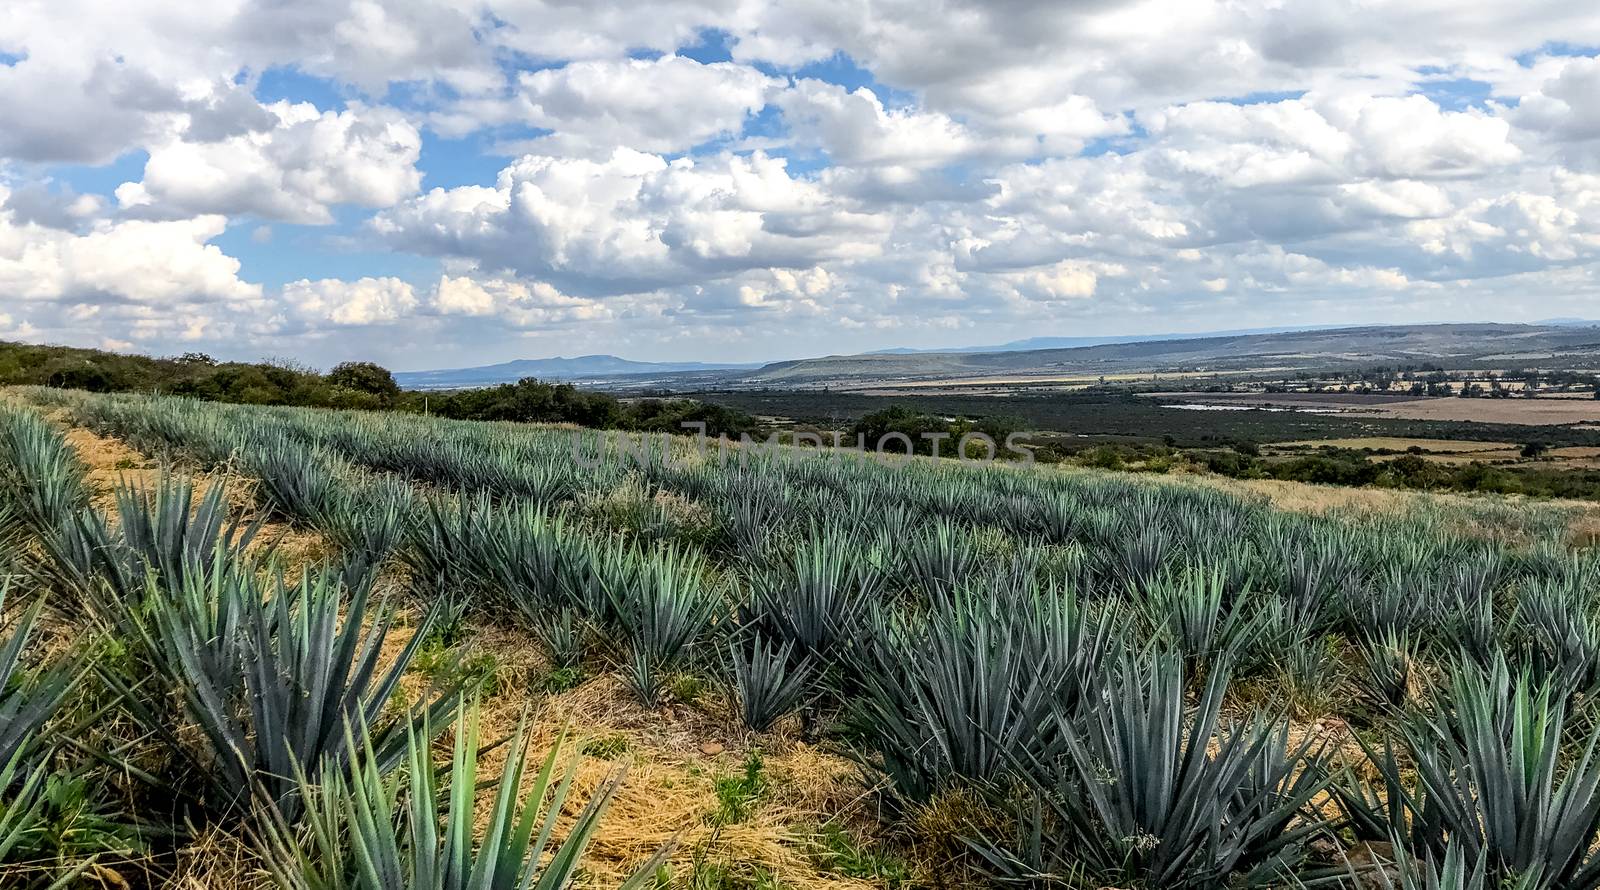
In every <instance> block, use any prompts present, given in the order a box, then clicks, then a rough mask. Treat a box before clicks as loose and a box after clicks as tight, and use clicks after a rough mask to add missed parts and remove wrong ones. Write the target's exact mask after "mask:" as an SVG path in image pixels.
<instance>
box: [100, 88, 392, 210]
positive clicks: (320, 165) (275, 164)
mask: <svg viewBox="0 0 1600 890" xmlns="http://www.w3.org/2000/svg"><path fill="white" fill-rule="evenodd" d="M265 110H266V111H267V112H269V114H270V116H271V118H272V120H273V124H272V126H271V127H270V128H264V129H260V130H253V131H248V132H245V133H243V134H239V135H233V136H227V137H224V138H221V139H218V140H215V141H211V142H195V141H190V140H188V139H187V138H175V139H171V140H168V141H165V142H163V143H160V144H157V145H153V146H152V147H151V148H150V158H149V160H148V161H147V162H146V163H145V168H144V179H143V180H142V181H140V182H137V183H124V184H123V185H122V186H120V187H119V188H118V189H117V192H116V194H117V200H118V202H119V203H120V204H121V205H122V206H123V207H128V208H132V207H152V208H154V209H157V210H160V211H162V212H169V213H170V212H176V213H178V214H197V213H224V214H245V213H249V214H255V215H257V216H262V217H266V218H269V219H278V220H284V221H287V222H298V223H328V222H331V221H332V219H333V215H332V211H331V208H332V207H333V206H334V205H337V204H358V205H362V206H366V207H388V206H391V205H393V204H395V203H398V202H399V201H400V200H401V199H402V198H405V197H408V196H410V195H412V194H414V193H415V192H416V191H417V188H418V187H419V186H420V185H421V182H422V174H421V173H420V172H418V170H417V168H416V163H417V158H418V156H419V155H420V153H421V146H422V137H421V134H420V133H418V131H417V129H416V127H414V126H412V125H411V124H410V123H408V122H407V121H406V120H405V119H404V118H403V117H401V116H400V115H399V114H397V113H396V112H394V111H392V110H389V109H384V108H365V107H361V106H356V107H353V108H351V109H350V110H348V111H318V110H317V108H316V106H314V105H312V104H310V103H306V102H302V103H297V104H290V103H288V102H275V103H273V104H272V105H269V106H267V107H266V109H265Z"/></svg>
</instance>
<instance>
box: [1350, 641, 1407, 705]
mask: <svg viewBox="0 0 1600 890" xmlns="http://www.w3.org/2000/svg"><path fill="white" fill-rule="evenodd" d="M1420 661H1421V652H1420V648H1419V647H1418V646H1417V644H1416V643H1415V642H1414V641H1413V640H1412V638H1411V637H1410V636H1409V635H1408V634H1406V633H1403V632H1401V633H1395V632H1394V631H1389V632H1387V633H1385V634H1383V635H1382V636H1379V637H1375V638H1372V639H1368V640H1366V641H1364V642H1363V643H1362V645H1361V663H1362V671H1361V672H1360V673H1359V674H1357V677H1356V679H1357V682H1358V684H1359V686H1360V688H1361V690H1362V693H1363V694H1364V696H1365V698H1366V700H1367V703H1368V705H1370V706H1371V707H1373V708H1375V709H1377V710H1378V711H1380V712H1394V711H1398V710H1400V709H1402V708H1404V707H1406V706H1407V705H1410V704H1414V703H1415V702H1416V700H1417V698H1418V691H1419V689H1420V687H1421V684H1422V681H1423V677H1422V674H1421V671H1420V670H1419V668H1418V665H1419V663H1420Z"/></svg>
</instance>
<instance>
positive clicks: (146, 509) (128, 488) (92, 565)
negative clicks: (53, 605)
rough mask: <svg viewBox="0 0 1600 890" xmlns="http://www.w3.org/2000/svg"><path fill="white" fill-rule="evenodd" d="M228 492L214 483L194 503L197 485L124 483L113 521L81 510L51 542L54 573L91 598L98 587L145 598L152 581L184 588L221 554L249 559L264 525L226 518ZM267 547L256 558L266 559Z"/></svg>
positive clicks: (170, 480)
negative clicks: (246, 556)
mask: <svg viewBox="0 0 1600 890" xmlns="http://www.w3.org/2000/svg"><path fill="white" fill-rule="evenodd" d="M228 512H229V508H228V500H227V491H226V487H225V486H224V485H222V484H220V483H218V484H214V485H212V486H211V487H209V488H208V489H206V491H205V492H204V493H203V494H201V495H199V496H198V497H196V495H195V486H194V483H193V481H191V480H190V479H188V478H185V477H181V476H169V475H166V474H163V475H162V476H161V478H160V479H159V480H158V481H157V482H156V483H155V484H154V485H152V486H149V487H143V486H132V485H119V486H118V487H117V490H116V522H115V523H114V524H113V523H111V522H108V521H107V519H106V518H105V517H103V516H101V515H100V513H98V512H96V511H93V510H82V511H79V512H78V513H77V514H76V515H74V516H73V517H72V519H71V521H69V522H65V523H62V524H61V525H60V526H59V527H57V528H56V530H55V531H54V533H53V534H51V535H48V536H46V538H45V540H44V545H45V549H46V550H47V551H48V552H49V554H50V556H51V563H52V568H53V574H55V575H56V576H57V577H58V578H59V579H60V580H61V581H63V582H65V583H67V584H69V585H71V586H73V587H74V588H75V589H77V590H79V591H80V592H83V593H85V594H86V595H89V596H94V595H96V594H97V591H96V590H95V588H96V586H97V585H100V584H104V585H107V586H109V588H110V590H111V591H112V593H113V594H114V595H115V596H118V597H122V598H124V599H128V600H130V601H131V600H137V599H139V598H140V597H142V595H143V593H144V590H145V586H146V581H147V578H146V576H147V575H150V574H152V573H153V574H154V575H155V576H156V577H157V578H159V579H161V581H162V582H163V583H166V584H169V585H181V584H183V583H184V581H185V579H186V578H187V577H188V576H189V575H193V574H204V573H205V572H206V571H207V570H208V568H209V566H210V563H211V560H212V558H213V557H215V556H216V555H217V553H218V552H219V551H221V552H222V553H223V554H224V557H225V558H226V559H228V560H230V561H234V560H242V559H244V554H245V551H246V550H247V549H248V548H249V547H250V546H251V544H252V542H253V541H254V540H255V539H256V537H257V535H258V534H259V532H260V530H261V528H262V523H263V519H261V518H257V519H255V520H253V521H249V522H246V521H244V520H242V519H239V518H229V516H228ZM270 552H271V551H270V548H263V549H262V550H259V551H258V555H260V556H265V555H267V554H269V553H270Z"/></svg>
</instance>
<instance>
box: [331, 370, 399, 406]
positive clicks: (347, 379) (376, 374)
mask: <svg viewBox="0 0 1600 890" xmlns="http://www.w3.org/2000/svg"><path fill="white" fill-rule="evenodd" d="M327 380H328V383H329V385H331V386H340V387H344V388H345V389H353V390H355V391H356V392H364V393H368V394H370V395H374V396H377V397H378V399H379V400H380V401H382V402H383V403H384V404H385V405H390V404H393V403H394V400H395V399H397V398H399V397H400V384H398V383H395V382H394V375H393V374H390V373H389V370H388V369H387V368H385V367H383V366H382V365H378V364H374V363H372V362H340V363H339V364H337V365H334V366H333V370H331V371H329V372H328V377H327Z"/></svg>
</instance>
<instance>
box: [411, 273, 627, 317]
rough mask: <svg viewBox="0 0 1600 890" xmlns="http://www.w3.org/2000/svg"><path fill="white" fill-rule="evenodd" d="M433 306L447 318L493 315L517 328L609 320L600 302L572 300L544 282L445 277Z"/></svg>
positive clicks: (439, 284)
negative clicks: (448, 316)
mask: <svg viewBox="0 0 1600 890" xmlns="http://www.w3.org/2000/svg"><path fill="white" fill-rule="evenodd" d="M433 307H434V309H435V310H436V311H438V312H440V313H442V314H444V315H467V316H480V317H482V316H492V317H495V318H498V319H500V320H502V321H504V322H506V323H507V324H510V325H511V326H513V327H517V328H536V327H542V326H548V325H555V324H565V323H572V322H592V321H598V320H601V319H605V318H609V317H610V316H611V311H610V310H609V309H608V308H607V307H606V306H605V305H604V304H603V303H601V302H599V301H596V300H582V299H578V298H575V297H569V296H567V295H565V294H563V293H561V292H560V291H558V290H556V289H555V288H554V287H552V286H550V285H549V284H546V283H544V282H542V281H535V282H531V283H530V282H523V281H516V280H507V279H502V278H487V279H483V280H477V279H473V278H470V277H468V276H465V275H462V276H454V277H452V276H449V275H445V276H443V277H441V278H440V279H439V283H438V285H437V286H436V287H435V289H434V294H433Z"/></svg>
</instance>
